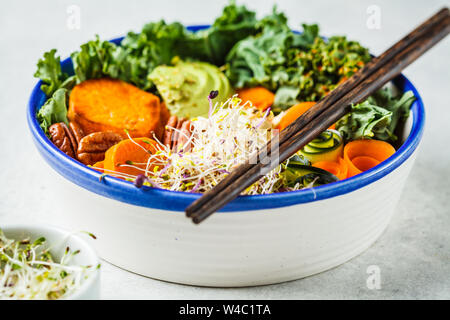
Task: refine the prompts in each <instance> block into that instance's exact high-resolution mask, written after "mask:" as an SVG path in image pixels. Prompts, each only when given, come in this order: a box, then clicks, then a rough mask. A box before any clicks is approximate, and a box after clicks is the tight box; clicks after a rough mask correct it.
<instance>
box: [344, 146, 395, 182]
mask: <svg viewBox="0 0 450 320" xmlns="http://www.w3.org/2000/svg"><path fill="white" fill-rule="evenodd" d="M394 153H395V148H394V147H393V146H391V145H390V144H389V143H387V142H385V141H380V140H355V141H351V142H349V143H347V144H346V145H345V146H344V160H345V162H346V163H347V165H348V177H353V176H354V175H357V174H359V173H361V172H363V171H366V170H369V169H370V168H373V167H374V166H376V165H377V164H379V163H380V162H383V161H384V160H386V159H387V158H389V157H390V156H392V155H393V154H394Z"/></svg>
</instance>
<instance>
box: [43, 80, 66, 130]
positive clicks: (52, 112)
mask: <svg viewBox="0 0 450 320" xmlns="http://www.w3.org/2000/svg"><path fill="white" fill-rule="evenodd" d="M67 96H68V91H67V89H65V88H60V89H58V90H56V91H55V93H54V94H53V95H52V97H51V98H50V99H48V100H47V102H46V103H45V104H44V105H43V106H42V107H41V109H40V110H39V111H38V112H37V114H36V117H37V120H38V121H39V124H40V126H41V128H42V130H44V132H45V133H48V127H50V126H51V125H52V124H53V123H57V122H64V123H66V124H69V122H68V121H67Z"/></svg>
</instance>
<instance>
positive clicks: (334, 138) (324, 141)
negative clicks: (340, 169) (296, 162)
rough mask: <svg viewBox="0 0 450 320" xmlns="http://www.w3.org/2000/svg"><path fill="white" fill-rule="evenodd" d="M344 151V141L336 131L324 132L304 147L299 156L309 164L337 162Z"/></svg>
mask: <svg viewBox="0 0 450 320" xmlns="http://www.w3.org/2000/svg"><path fill="white" fill-rule="evenodd" d="M343 149H344V141H343V139H342V136H341V134H340V133H339V132H338V131H336V130H331V129H328V130H325V131H324V132H322V133H321V134H320V135H319V136H318V137H317V138H315V139H314V140H312V141H311V142H310V143H308V144H307V145H306V146H304V147H303V148H302V149H301V150H300V151H299V154H301V155H303V156H304V157H305V158H307V159H308V160H309V161H311V163H315V162H319V161H337V160H338V158H339V157H340V156H342V152H343Z"/></svg>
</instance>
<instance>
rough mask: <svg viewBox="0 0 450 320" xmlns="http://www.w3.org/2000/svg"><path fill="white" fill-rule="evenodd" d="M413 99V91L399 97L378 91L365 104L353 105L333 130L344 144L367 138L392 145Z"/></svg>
mask: <svg viewBox="0 0 450 320" xmlns="http://www.w3.org/2000/svg"><path fill="white" fill-rule="evenodd" d="M414 100H415V97H414V94H413V93H412V91H407V92H405V93H404V94H403V95H402V96H401V97H400V98H398V97H393V96H392V94H391V90H390V89H389V88H384V89H381V90H379V91H377V92H376V93H375V94H374V95H372V96H371V97H369V98H368V99H367V100H366V101H364V102H362V103H359V104H356V105H353V106H352V107H351V112H350V113H348V114H347V115H345V116H344V117H342V118H341V119H340V120H339V121H338V122H337V123H336V129H337V130H339V131H340V132H341V134H342V136H343V137H344V139H345V140H346V141H350V140H357V139H363V138H369V139H377V140H383V141H392V142H394V141H396V140H397V137H396V135H395V134H394V132H395V129H396V128H397V125H398V124H399V122H401V121H404V120H405V119H406V118H407V117H408V116H409V112H410V111H409V108H410V107H411V104H412V103H413V102H414Z"/></svg>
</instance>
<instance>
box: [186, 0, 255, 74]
mask: <svg viewBox="0 0 450 320" xmlns="http://www.w3.org/2000/svg"><path fill="white" fill-rule="evenodd" d="M257 22H258V20H257V19H256V18H255V12H253V11H249V10H248V9H247V8H246V7H245V6H236V4H235V3H234V1H233V2H231V3H230V4H229V5H228V6H226V7H225V8H224V9H223V12H222V15H221V16H220V17H218V18H217V19H216V20H215V21H214V23H213V24H212V26H211V27H210V28H208V29H205V30H200V31H198V32H196V33H188V36H187V37H186V38H185V39H184V40H182V42H181V43H180V46H179V48H178V49H179V55H180V56H181V57H183V58H189V57H190V58H194V59H196V60H201V61H206V62H209V63H212V64H215V65H217V66H220V65H222V64H224V63H225V57H226V56H227V54H228V52H229V51H230V49H231V48H232V47H233V46H234V45H235V44H236V43H237V42H238V41H240V40H242V39H244V38H246V37H247V36H249V35H252V34H255V33H256V32H257V30H258V27H257Z"/></svg>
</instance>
